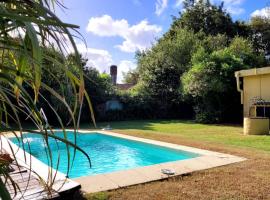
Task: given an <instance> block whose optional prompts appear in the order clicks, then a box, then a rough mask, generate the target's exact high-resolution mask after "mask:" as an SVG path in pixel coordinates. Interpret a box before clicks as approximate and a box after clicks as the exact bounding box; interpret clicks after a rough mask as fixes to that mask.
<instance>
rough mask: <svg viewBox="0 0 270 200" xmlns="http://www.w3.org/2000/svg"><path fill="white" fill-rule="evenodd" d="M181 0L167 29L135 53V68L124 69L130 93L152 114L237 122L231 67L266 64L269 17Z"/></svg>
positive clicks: (238, 110) (202, 1) (238, 111)
mask: <svg viewBox="0 0 270 200" xmlns="http://www.w3.org/2000/svg"><path fill="white" fill-rule="evenodd" d="M184 5H185V7H184V8H185V11H184V12H183V13H180V15H179V17H175V18H174V21H173V23H172V25H171V28H170V29H169V31H168V32H167V33H165V34H164V36H163V37H162V38H160V39H159V40H158V41H157V43H156V44H155V45H154V46H153V47H152V48H151V49H149V50H146V51H143V52H138V53H137V62H138V68H137V69H136V70H134V71H132V72H130V74H127V75H126V79H127V82H136V83H137V84H136V86H135V87H134V88H133V89H132V90H131V91H129V94H130V98H133V99H135V98H137V97H138V96H140V97H141V98H142V99H145V100H146V101H145V102H146V103H148V107H153V110H152V113H156V114H157V115H155V117H157V118H172V117H177V118H187V117H194V118H195V119H196V120H197V121H199V122H204V123H214V122H215V123H216V122H240V120H241V117H242V113H241V112H242V109H241V105H240V97H239V94H238V93H237V91H236V81H235V78H234V72H235V71H237V70H241V69H248V68H253V67H263V66H266V65H267V63H268V61H267V59H266V57H267V55H269V41H270V40H269V39H270V38H269V28H268V27H269V23H270V19H269V18H267V17H254V18H252V19H251V21H250V22H242V21H233V20H232V18H231V16H230V14H229V13H227V12H226V11H225V10H224V8H223V4H221V5H214V4H212V3H210V1H205V0H200V1H193V0H185V1H184ZM148 99H149V100H150V101H147V100H148ZM190 113H194V115H193V116H190Z"/></svg>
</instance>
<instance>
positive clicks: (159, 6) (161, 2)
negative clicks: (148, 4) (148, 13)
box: [155, 0, 168, 16]
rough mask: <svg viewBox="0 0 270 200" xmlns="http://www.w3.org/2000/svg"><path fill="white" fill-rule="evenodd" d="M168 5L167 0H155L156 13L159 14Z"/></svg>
mask: <svg viewBox="0 0 270 200" xmlns="http://www.w3.org/2000/svg"><path fill="white" fill-rule="evenodd" d="M167 6H168V0H156V12H155V13H156V15H157V16H159V15H161V14H162V13H163V12H164V10H165V9H166V8H167Z"/></svg>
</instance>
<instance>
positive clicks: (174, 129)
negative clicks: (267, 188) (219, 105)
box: [98, 120, 270, 151]
mask: <svg viewBox="0 0 270 200" xmlns="http://www.w3.org/2000/svg"><path fill="white" fill-rule="evenodd" d="M107 124H110V126H111V127H112V128H113V129H114V131H116V132H120V133H124V134H132V135H138V136H141V137H144V136H151V135H153V134H155V135H168V136H175V137H180V138H183V139H189V140H195V141H202V142H214V143H220V144H225V145H232V146H237V147H248V148H255V149H259V150H264V151H270V137H269V136H245V135H243V134H242V133H243V128H242V126H240V125H205V124H198V123H195V122H193V121H182V120H157V121H122V122H110V123H101V124H98V126H99V127H105V126H106V125H107Z"/></svg>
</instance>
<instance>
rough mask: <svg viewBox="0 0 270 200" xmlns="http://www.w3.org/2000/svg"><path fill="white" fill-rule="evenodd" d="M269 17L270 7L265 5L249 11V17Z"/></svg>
mask: <svg viewBox="0 0 270 200" xmlns="http://www.w3.org/2000/svg"><path fill="white" fill-rule="evenodd" d="M257 16H259V17H270V7H265V8H263V9H261V10H255V11H254V12H253V13H251V17H257Z"/></svg>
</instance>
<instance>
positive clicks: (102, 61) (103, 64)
mask: <svg viewBox="0 0 270 200" xmlns="http://www.w3.org/2000/svg"><path fill="white" fill-rule="evenodd" d="M76 46H77V48H78V51H79V52H80V53H81V54H82V56H83V57H84V58H87V59H88V62H87V65H88V66H90V67H95V68H97V69H98V70H99V71H100V72H104V71H107V69H108V67H109V66H110V65H112V64H113V60H112V56H111V54H110V53H109V52H108V51H106V50H103V49H95V48H89V47H86V46H85V45H84V44H77V45H76Z"/></svg>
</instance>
